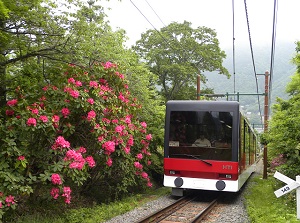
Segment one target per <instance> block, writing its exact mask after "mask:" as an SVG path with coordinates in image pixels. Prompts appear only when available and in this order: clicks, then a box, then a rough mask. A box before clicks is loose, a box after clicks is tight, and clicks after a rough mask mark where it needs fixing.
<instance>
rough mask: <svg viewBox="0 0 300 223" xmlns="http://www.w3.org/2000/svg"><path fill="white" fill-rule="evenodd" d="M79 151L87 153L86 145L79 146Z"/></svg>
mask: <svg viewBox="0 0 300 223" xmlns="http://www.w3.org/2000/svg"><path fill="white" fill-rule="evenodd" d="M77 152H78V153H86V148H84V147H82V146H81V147H79V149H78V150H77Z"/></svg>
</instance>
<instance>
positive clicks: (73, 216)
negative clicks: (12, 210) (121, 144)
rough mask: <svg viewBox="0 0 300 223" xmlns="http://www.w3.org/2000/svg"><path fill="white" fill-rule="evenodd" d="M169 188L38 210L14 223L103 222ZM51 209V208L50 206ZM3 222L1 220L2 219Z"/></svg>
mask: <svg viewBox="0 0 300 223" xmlns="http://www.w3.org/2000/svg"><path fill="white" fill-rule="evenodd" d="M170 193H171V190H170V189H169V188H159V189H156V190H149V191H148V193H147V194H136V195H133V196H131V197H128V198H126V199H123V200H121V201H118V202H112V203H110V204H101V205H91V207H88V208H77V209H69V210H66V211H65V212H61V211H51V210H50V211H44V212H43V211H42V212H41V211H37V212H36V213H31V214H24V216H20V217H18V219H17V220H16V219H14V220H13V221H12V222H14V223H95V222H97V223H101V222H105V221H107V220H109V219H111V218H113V217H115V216H118V215H121V214H124V213H126V212H128V211H130V210H133V209H134V208H136V207H139V206H141V205H143V204H145V203H147V202H149V201H151V200H155V199H157V198H159V197H160V196H163V195H167V194H170ZM50 209H51V208H50ZM0 222H1V220H0Z"/></svg>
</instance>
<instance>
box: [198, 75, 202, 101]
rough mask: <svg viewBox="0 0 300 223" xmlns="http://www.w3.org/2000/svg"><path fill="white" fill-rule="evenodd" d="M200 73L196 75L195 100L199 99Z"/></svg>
mask: <svg viewBox="0 0 300 223" xmlns="http://www.w3.org/2000/svg"><path fill="white" fill-rule="evenodd" d="M200 80H201V76H200V74H198V75H197V100H200Z"/></svg>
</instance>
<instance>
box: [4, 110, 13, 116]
mask: <svg viewBox="0 0 300 223" xmlns="http://www.w3.org/2000/svg"><path fill="white" fill-rule="evenodd" d="M5 114H6V115H7V116H13V115H14V114H15V112H14V111H13V110H6V111H5Z"/></svg>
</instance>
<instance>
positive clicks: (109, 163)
mask: <svg viewBox="0 0 300 223" xmlns="http://www.w3.org/2000/svg"><path fill="white" fill-rule="evenodd" d="M112 163H113V161H112V159H111V158H110V157H109V158H108V160H107V162H106V165H107V166H111V165H112Z"/></svg>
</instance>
